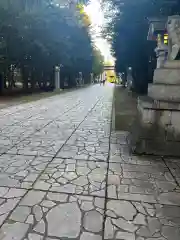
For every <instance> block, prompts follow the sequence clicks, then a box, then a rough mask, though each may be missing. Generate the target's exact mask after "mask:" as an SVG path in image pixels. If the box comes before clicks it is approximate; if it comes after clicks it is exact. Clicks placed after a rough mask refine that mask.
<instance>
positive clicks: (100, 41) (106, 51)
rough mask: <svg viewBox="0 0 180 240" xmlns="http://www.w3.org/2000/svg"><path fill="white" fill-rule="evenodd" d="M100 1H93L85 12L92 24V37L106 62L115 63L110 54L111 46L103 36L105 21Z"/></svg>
mask: <svg viewBox="0 0 180 240" xmlns="http://www.w3.org/2000/svg"><path fill="white" fill-rule="evenodd" d="M99 1H100V0H91V1H90V3H89V4H88V6H86V8H85V10H86V12H87V14H88V15H89V17H90V19H91V22H92V33H93V34H92V37H93V40H94V42H95V44H96V46H97V47H98V48H99V49H100V51H101V52H102V54H103V55H104V57H105V61H113V58H112V56H111V52H110V45H109V44H108V42H107V40H105V39H104V38H103V37H102V36H101V28H102V26H103V25H104V23H105V19H104V14H103V12H102V10H101V6H100V2H99Z"/></svg>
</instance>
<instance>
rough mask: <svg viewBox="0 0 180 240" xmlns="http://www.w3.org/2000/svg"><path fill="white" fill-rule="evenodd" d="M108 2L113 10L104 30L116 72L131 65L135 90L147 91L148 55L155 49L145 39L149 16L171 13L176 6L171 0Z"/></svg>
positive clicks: (107, 0) (150, 55)
mask: <svg viewBox="0 0 180 240" xmlns="http://www.w3.org/2000/svg"><path fill="white" fill-rule="evenodd" d="M107 2H108V3H110V4H109V6H110V7H111V9H115V10H116V11H114V12H113V13H114V15H113V16H111V18H112V20H111V21H110V23H109V24H108V25H107V27H106V29H105V36H106V37H107V39H108V40H109V41H110V44H111V45H112V52H113V54H114V57H115V58H116V71H117V72H124V73H126V72H127V68H128V67H131V68H132V74H133V78H134V90H135V91H136V92H138V93H146V91H147V85H148V82H149V81H152V79H150V77H149V74H148V68H149V58H150V57H151V58H152V57H154V48H155V46H154V45H153V44H152V43H150V42H148V41H147V34H148V28H149V23H148V17H152V16H163V15H164V16H168V15H171V14H173V13H176V12H178V11H177V10H178V8H177V6H178V5H177V6H176V7H175V6H174V5H172V4H171V3H172V1H170V2H169V3H170V4H168V5H167V3H168V2H167V1H166V4H165V1H163V0H158V1H157V0H137V1H130V0H126V1H123V0H122V1H117V0H105V3H107Z"/></svg>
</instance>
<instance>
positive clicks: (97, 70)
mask: <svg viewBox="0 0 180 240" xmlns="http://www.w3.org/2000/svg"><path fill="white" fill-rule="evenodd" d="M103 70H104V57H103V56H102V54H101V52H100V51H99V50H98V49H96V48H94V50H93V71H92V72H93V74H94V76H99V75H100V74H101V73H103Z"/></svg>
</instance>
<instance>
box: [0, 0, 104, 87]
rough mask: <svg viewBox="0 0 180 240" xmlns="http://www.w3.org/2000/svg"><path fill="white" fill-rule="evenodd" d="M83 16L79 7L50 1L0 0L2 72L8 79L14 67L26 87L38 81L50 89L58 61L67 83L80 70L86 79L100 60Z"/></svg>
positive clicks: (70, 82)
mask: <svg viewBox="0 0 180 240" xmlns="http://www.w3.org/2000/svg"><path fill="white" fill-rule="evenodd" d="M84 17H85V16H84V14H83V15H82V14H81V12H80V11H79V9H71V8H68V7H63V8H61V7H60V6H59V5H57V4H54V2H53V1H50V0H38V1H37V0H36V1H32V0H18V1H16V0H8V1H7V0H0V72H1V75H3V76H4V77H5V78H7V75H8V73H9V72H10V68H12V66H15V67H18V68H20V69H21V72H22V75H23V86H24V88H25V89H27V88H28V86H29V85H30V86H31V88H34V87H35V86H34V85H35V84H37V83H38V84H39V86H44V87H45V86H46V85H47V84H48V86H49V85H51V86H52V88H53V86H54V78H53V72H54V67H55V66H56V65H59V64H61V66H62V69H61V78H62V80H63V79H65V78H66V79H67V80H68V83H69V85H70V86H73V85H75V84H76V81H75V78H76V77H77V76H78V74H79V72H82V74H83V76H84V79H85V82H88V81H89V79H90V73H91V72H92V70H93V68H94V64H95V62H97V64H100V62H101V59H100V58H99V56H97V55H96V54H94V53H95V52H96V50H95V49H94V46H93V44H92V41H91V36H90V34H89V29H88V25H87V22H86V23H85V22H84ZM86 20H87V18H86ZM96 56H97V58H96ZM98 59H99V60H98ZM99 61H100V62H99ZM8 77H9V76H8ZM62 83H63V82H62ZM10 85H11V84H10ZM5 87H6V86H5Z"/></svg>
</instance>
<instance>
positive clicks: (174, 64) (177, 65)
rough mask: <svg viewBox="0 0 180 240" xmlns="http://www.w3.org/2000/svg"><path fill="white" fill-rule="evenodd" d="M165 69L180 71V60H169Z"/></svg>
mask: <svg viewBox="0 0 180 240" xmlns="http://www.w3.org/2000/svg"><path fill="white" fill-rule="evenodd" d="M164 68H170V69H180V60H168V61H166V62H165V64H164Z"/></svg>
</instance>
